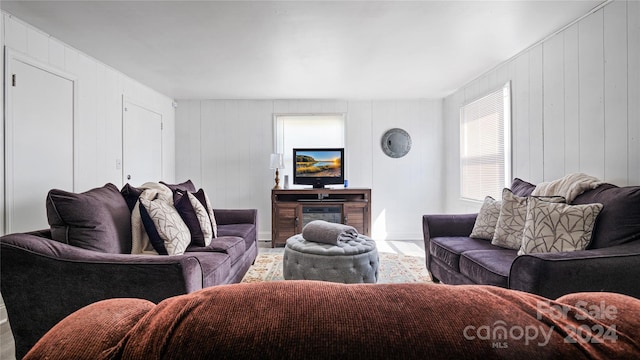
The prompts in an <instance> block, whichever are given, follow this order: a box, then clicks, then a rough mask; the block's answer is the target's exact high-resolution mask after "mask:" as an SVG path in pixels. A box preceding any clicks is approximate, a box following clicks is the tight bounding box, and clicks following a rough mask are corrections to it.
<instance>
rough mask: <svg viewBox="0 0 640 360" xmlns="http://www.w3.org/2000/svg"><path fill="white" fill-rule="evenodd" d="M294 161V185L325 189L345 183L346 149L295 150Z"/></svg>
mask: <svg viewBox="0 0 640 360" xmlns="http://www.w3.org/2000/svg"><path fill="white" fill-rule="evenodd" d="M293 161H294V163H295V164H294V167H293V168H294V171H293V183H294V184H297V185H313V187H314V188H323V187H324V186H325V185H342V184H343V183H344V149H341V148H333V149H319V148H317V149H293Z"/></svg>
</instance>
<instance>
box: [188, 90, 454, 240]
mask: <svg viewBox="0 0 640 360" xmlns="http://www.w3.org/2000/svg"><path fill="white" fill-rule="evenodd" d="M321 113H344V114H346V119H347V120H346V127H347V128H346V146H345V152H346V157H347V159H346V163H347V170H346V177H347V179H348V180H349V186H350V187H368V188H371V189H372V222H373V230H374V234H373V235H374V237H377V238H381V239H382V238H386V239H421V238H422V227H421V216H422V215H423V214H426V213H428V212H431V213H437V212H441V211H442V210H443V207H442V201H441V194H442V191H443V187H442V168H441V166H440V164H441V161H440V159H441V158H442V127H441V119H442V102H441V101H440V100H435V101H434V100H400V101H395V100H389V101H367V100H360V101H340V100H335V101H334V100H274V101H271V100H261V101H258V100H203V101H199V100H184V101H179V102H178V109H177V111H176V126H177V129H176V178H177V180H178V181H183V180H186V179H192V180H193V181H194V182H195V183H196V185H197V186H201V187H203V188H204V189H205V190H206V191H207V193H208V194H209V196H210V197H211V199H212V202H213V203H214V207H218V208H257V209H258V215H259V238H260V239H270V237H271V203H270V196H271V188H272V187H273V184H274V180H273V179H274V172H273V170H271V169H269V155H270V154H271V152H272V151H273V114H321ZM394 127H401V128H404V129H405V130H407V131H408V132H409V133H410V134H411V136H412V139H413V146H412V149H411V151H410V152H409V154H408V155H407V156H406V157H404V158H400V159H391V158H388V157H386V156H385V155H384V154H383V153H382V150H380V138H381V137H382V134H383V133H384V132H385V131H386V130H388V129H390V128H394Z"/></svg>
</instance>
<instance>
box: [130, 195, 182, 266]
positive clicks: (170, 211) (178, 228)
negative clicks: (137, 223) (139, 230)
mask: <svg viewBox="0 0 640 360" xmlns="http://www.w3.org/2000/svg"><path fill="white" fill-rule="evenodd" d="M140 217H141V218H142V224H143V225H144V228H145V230H146V232H147V235H148V236H149V242H151V245H152V246H153V248H154V249H155V250H156V251H157V252H158V254H160V255H180V254H182V253H184V251H185V250H186V249H187V246H189V243H190V242H191V233H190V232H189V228H187V225H185V223H184V221H183V220H182V218H181V217H180V214H178V211H177V210H176V209H175V208H174V207H172V206H171V205H169V204H167V203H166V202H164V201H162V200H147V199H145V198H143V197H141V198H140Z"/></svg>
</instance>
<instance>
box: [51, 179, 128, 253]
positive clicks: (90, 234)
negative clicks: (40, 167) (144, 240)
mask: <svg viewBox="0 0 640 360" xmlns="http://www.w3.org/2000/svg"><path fill="white" fill-rule="evenodd" d="M46 208H47V220H48V222H49V225H50V227H51V238H52V239H53V240H56V241H59V242H62V243H65V244H69V245H73V246H77V247H80V248H83V249H87V250H94V251H100V252H105V253H111V254H127V253H130V252H131V213H130V212H129V208H128V207H127V203H126V201H125V200H124V198H123V197H122V195H121V194H120V191H118V188H117V187H116V186H115V185H113V184H106V185H105V186H103V187H100V188H95V189H91V190H89V191H86V192H83V193H80V194H76V193H71V192H67V191H63V190H58V189H52V190H50V191H49V193H48V194H47V200H46Z"/></svg>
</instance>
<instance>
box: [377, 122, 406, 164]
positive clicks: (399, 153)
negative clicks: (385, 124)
mask: <svg viewBox="0 0 640 360" xmlns="http://www.w3.org/2000/svg"><path fill="white" fill-rule="evenodd" d="M380 146H381V147H382V151H383V152H384V153H385V154H387V156H389V157H392V158H401V157H403V156H405V155H407V153H408V152H409V150H411V136H409V133H408V132H406V131H404V130H402V129H399V128H394V129H390V130H387V132H385V133H384V135H382V140H381V141H380Z"/></svg>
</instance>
